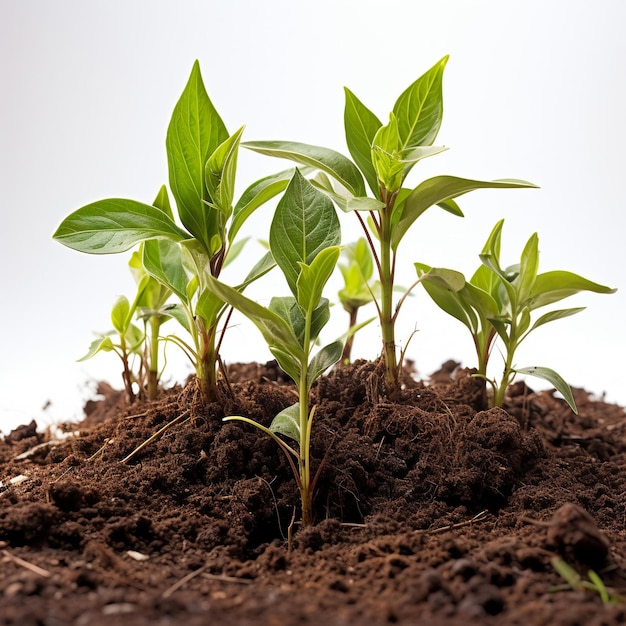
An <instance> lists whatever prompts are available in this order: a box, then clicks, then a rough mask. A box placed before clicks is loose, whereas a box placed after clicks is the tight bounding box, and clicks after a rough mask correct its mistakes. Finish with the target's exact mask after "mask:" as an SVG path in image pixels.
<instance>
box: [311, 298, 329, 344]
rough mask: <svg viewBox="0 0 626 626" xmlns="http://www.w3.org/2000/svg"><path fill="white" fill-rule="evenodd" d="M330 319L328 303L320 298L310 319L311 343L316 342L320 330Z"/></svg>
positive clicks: (325, 299)
mask: <svg viewBox="0 0 626 626" xmlns="http://www.w3.org/2000/svg"><path fill="white" fill-rule="evenodd" d="M329 319H330V302H329V301H328V299H327V298H322V299H321V300H320V301H319V304H318V305H317V307H315V309H314V310H313V315H312V317H311V331H310V332H311V341H312V342H313V341H316V340H317V338H318V337H319V334H320V333H321V332H322V328H324V326H326V324H327V323H328V320H329Z"/></svg>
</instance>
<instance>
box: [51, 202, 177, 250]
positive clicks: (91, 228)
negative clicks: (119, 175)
mask: <svg viewBox="0 0 626 626" xmlns="http://www.w3.org/2000/svg"><path fill="white" fill-rule="evenodd" d="M53 238H54V239H56V240H57V241H59V242H60V243H62V244H63V245H65V246H67V247H68V248H72V249H73V250H78V251H79V252H88V253H90V254H114V253H117V252H125V251H126V250H130V249H131V248H132V247H133V246H134V245H136V244H138V243H139V242H141V241H145V240H146V239H156V238H163V239H170V240H171V241H183V240H185V239H189V234H188V233H186V232H185V231H184V230H182V229H181V228H179V227H178V226H176V224H175V223H174V222H173V221H172V220H171V219H170V218H169V217H168V216H167V215H166V214H165V213H164V212H163V211H162V210H160V209H158V208H156V207H153V206H150V205H149V204H143V203H142V202H136V201H135V200H125V199H122V198H110V199H107V200H99V201H97V202H93V203H92V204H88V205H86V206H84V207H82V208H80V209H78V210H77V211H74V212H73V213H71V214H70V215H68V216H67V217H66V218H65V219H64V220H63V221H62V222H61V224H60V226H59V227H58V228H57V230H56V232H55V233H54V235H53Z"/></svg>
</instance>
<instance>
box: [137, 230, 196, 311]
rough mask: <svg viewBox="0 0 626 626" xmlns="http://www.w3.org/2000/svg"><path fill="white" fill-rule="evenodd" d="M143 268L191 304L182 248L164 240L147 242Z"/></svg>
mask: <svg viewBox="0 0 626 626" xmlns="http://www.w3.org/2000/svg"><path fill="white" fill-rule="evenodd" d="M142 263H143V266H144V268H145V270H146V272H148V273H149V274H150V275H151V276H153V277H154V278H155V279H156V280H158V281H159V282H160V283H163V284H164V285H166V286H167V287H169V288H170V289H171V290H172V291H173V292H174V293H175V294H176V295H177V296H178V297H179V298H180V299H181V300H182V301H183V302H184V303H185V304H187V303H188V302H189V298H188V295H187V289H188V285H189V276H188V275H187V272H186V271H185V265H184V263H183V253H182V250H181V247H180V246H179V245H178V244H176V243H174V242H172V241H167V240H164V239H161V240H155V241H146V242H145V243H144V245H143V258H142Z"/></svg>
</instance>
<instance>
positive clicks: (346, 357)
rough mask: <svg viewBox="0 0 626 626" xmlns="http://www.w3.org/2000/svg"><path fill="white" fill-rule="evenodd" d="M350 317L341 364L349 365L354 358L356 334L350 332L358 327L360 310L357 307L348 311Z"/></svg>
mask: <svg viewBox="0 0 626 626" xmlns="http://www.w3.org/2000/svg"><path fill="white" fill-rule="evenodd" d="M348 313H349V315H350V321H349V323H348V333H349V334H348V338H347V339H346V343H345V344H344V346H343V351H342V352H341V363H344V364H346V365H347V364H348V363H350V359H351V358H352V344H353V343H354V333H350V331H351V330H352V329H353V328H354V327H355V326H356V321H357V316H358V314H359V309H358V308H357V307H352V308H350V310H349V311H348Z"/></svg>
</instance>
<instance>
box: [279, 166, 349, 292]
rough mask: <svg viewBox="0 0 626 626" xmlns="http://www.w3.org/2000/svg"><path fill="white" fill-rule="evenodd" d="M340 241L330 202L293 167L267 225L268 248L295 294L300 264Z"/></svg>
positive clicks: (337, 221)
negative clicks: (268, 230)
mask: <svg viewBox="0 0 626 626" xmlns="http://www.w3.org/2000/svg"><path fill="white" fill-rule="evenodd" d="M340 240H341V231H340V227H339V219H338V218H337V214H336V212H335V209H334V207H333V204H332V202H331V201H330V200H329V199H328V197H326V196H325V195H324V194H323V193H322V192H320V191H318V190H317V189H315V187H313V185H311V183H309V182H308V181H307V180H306V179H305V178H304V177H303V176H302V175H301V174H300V172H299V171H298V170H296V172H295V174H294V176H293V178H292V179H291V181H290V183H289V185H288V187H287V189H286V191H285V193H284V195H283V197H282V198H281V200H280V202H279V203H278V206H277V207H276V211H275V213H274V218H273V220H272V224H271V227H270V249H271V251H272V254H273V255H274V259H275V260H276V263H277V264H278V266H279V267H280V268H281V270H282V271H283V273H284V275H285V278H286V279H287V283H288V284H289V288H290V289H291V291H292V293H293V294H294V295H297V287H296V282H297V280H298V275H299V274H300V263H305V264H307V265H308V264H310V263H311V262H312V261H313V259H314V258H315V257H316V256H317V255H318V254H319V252H320V251H321V250H324V249H325V248H328V247H329V246H336V245H339V243H340Z"/></svg>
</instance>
